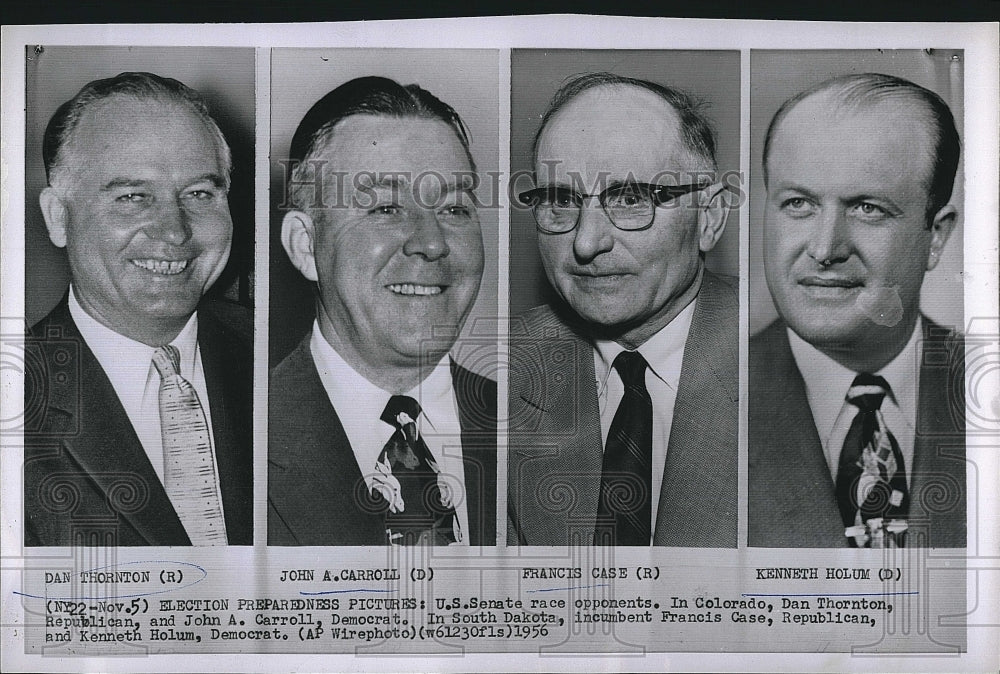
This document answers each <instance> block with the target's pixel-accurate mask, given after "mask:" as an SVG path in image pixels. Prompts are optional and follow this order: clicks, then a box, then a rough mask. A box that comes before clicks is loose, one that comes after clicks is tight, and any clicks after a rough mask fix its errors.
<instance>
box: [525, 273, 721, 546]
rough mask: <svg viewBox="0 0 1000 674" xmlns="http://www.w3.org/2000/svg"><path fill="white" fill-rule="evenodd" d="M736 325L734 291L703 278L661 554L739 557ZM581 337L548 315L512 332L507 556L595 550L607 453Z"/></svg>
mask: <svg viewBox="0 0 1000 674" xmlns="http://www.w3.org/2000/svg"><path fill="white" fill-rule="evenodd" d="M738 326H739V302H738V298H737V293H736V291H735V290H734V288H733V287H732V286H731V285H729V283H727V282H726V281H724V280H723V279H722V278H720V277H718V276H715V275H714V274H712V273H711V272H709V271H707V270H706V271H705V273H704V276H703V279H702V285H701V288H700V290H699V292H698V298H697V300H696V304H695V309H694V316H693V318H692V321H691V330H690V332H689V333H688V339H687V343H686V344H685V346H684V358H683V361H682V366H681V374H680V385H679V388H678V391H677V399H676V402H675V403H674V412H673V421H672V422H671V427H670V441H669V445H668V449H667V460H666V465H665V467H664V472H663V476H662V486H661V488H660V498H659V506H658V510H657V516H656V526H655V528H654V532H653V544H654V545H664V546H678V547H687V546H689V547H731V548H734V547H736V537H737V506H736V497H737V456H738V454H737V427H738V409H739V385H738V384H739V370H738V369H737V363H738V352H737V344H738ZM585 330H586V329H585V327H584V326H582V325H580V324H579V323H578V322H577V320H575V319H574V318H572V317H570V316H568V315H560V314H557V313H555V312H554V311H553V310H552V309H550V308H548V307H539V308H536V309H533V310H532V311H530V312H528V314H527V315H526V317H525V318H524V322H523V324H519V323H515V326H514V327H512V334H511V353H510V362H511V368H510V429H511V430H510V435H509V442H510V451H509V463H508V519H509V524H508V542H509V544H511V545H517V544H521V545H567V544H574V545H592V544H593V534H594V528H595V520H596V517H597V509H598V497H599V492H600V484H601V470H602V463H603V456H604V449H603V445H602V442H601V423H600V412H599V408H598V399H597V385H596V380H595V374H594V347H593V345H592V343H591V342H590V340H589V339H588V338H587V337H586V332H585ZM654 404H655V401H654Z"/></svg>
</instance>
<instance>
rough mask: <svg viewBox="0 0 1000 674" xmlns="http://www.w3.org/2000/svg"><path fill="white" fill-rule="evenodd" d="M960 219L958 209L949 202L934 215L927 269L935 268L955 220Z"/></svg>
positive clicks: (953, 227)
mask: <svg viewBox="0 0 1000 674" xmlns="http://www.w3.org/2000/svg"><path fill="white" fill-rule="evenodd" d="M957 219H958V211H957V210H956V209H955V207H954V206H952V205H951V204H948V205H947V206H945V207H944V208H942V209H941V210H940V211H938V212H937V214H936V215H935V216H934V219H933V220H932V221H931V227H930V230H931V246H930V250H929V251H928V253H927V271H930V270H932V269H934V267H936V266H937V264H938V262H939V261H940V259H941V252H942V251H943V250H944V245H945V244H946V243H948V237H950V236H951V232H952V230H954V229H955V221H956V220H957Z"/></svg>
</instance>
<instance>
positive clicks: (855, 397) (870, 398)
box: [847, 372, 892, 412]
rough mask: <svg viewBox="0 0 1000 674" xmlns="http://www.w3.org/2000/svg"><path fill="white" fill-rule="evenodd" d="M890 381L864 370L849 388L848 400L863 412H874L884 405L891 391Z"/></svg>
mask: <svg viewBox="0 0 1000 674" xmlns="http://www.w3.org/2000/svg"><path fill="white" fill-rule="evenodd" d="M891 392H892V389H890V388H889V382H887V381H886V380H885V379H883V378H882V377H878V376H875V375H873V374H868V373H867V372H862V373H861V374H859V375H858V376H857V377H855V378H854V381H853V382H851V388H849V389H848V390H847V402H849V403H851V404H852V405H854V406H856V407H857V408H858V409H860V410H861V411H863V412H874V411H875V410H877V409H879V408H880V407H881V406H882V400H883V399H884V398H885V396H886V394H888V393H891Z"/></svg>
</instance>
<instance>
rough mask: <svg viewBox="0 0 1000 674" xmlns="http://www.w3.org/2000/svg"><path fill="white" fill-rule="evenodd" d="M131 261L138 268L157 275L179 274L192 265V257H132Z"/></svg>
mask: <svg viewBox="0 0 1000 674" xmlns="http://www.w3.org/2000/svg"><path fill="white" fill-rule="evenodd" d="M129 262H130V263H132V266H133V267H135V268H136V269H141V270H143V271H146V272H149V273H150V274H155V275H157V276H177V275H178V274H181V273H183V272H184V271H185V270H187V269H189V268H190V266H191V258H181V259H171V258H159V257H136V258H130V259H129Z"/></svg>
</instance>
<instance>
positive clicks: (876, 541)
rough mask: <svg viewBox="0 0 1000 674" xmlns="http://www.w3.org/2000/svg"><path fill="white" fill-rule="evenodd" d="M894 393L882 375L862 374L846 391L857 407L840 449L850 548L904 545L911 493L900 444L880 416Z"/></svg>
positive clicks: (841, 498) (840, 497)
mask: <svg viewBox="0 0 1000 674" xmlns="http://www.w3.org/2000/svg"><path fill="white" fill-rule="evenodd" d="M889 393H891V389H890V388H889V384H888V382H886V380H885V379H883V378H882V377H877V376H875V375H871V374H868V373H861V374H859V375H858V376H857V377H855V378H854V382H853V383H852V384H851V388H850V389H849V390H848V392H847V401H848V402H849V403H851V404H852V405H854V406H855V407H857V408H858V413H857V415H856V416H855V417H854V421H852V422H851V427H850V429H849V430H848V431H847V437H846V438H845V439H844V447H843V449H842V450H841V452H840V461H839V464H838V470H837V482H836V492H837V504H838V506H839V508H840V515H841V518H842V520H843V522H844V527H845V532H844V533H845V535H846V536H847V540H848V542H849V544H850V545H851V547H865V548H882V547H902V546H903V543H904V539H905V534H906V528H907V524H906V514H907V511H908V510H909V500H910V497H909V493H908V491H907V488H906V466H905V465H904V462H903V453H902V452H901V451H900V449H899V443H898V442H896V438H895V437H893V435H892V433H891V432H890V431H889V429H888V427H887V426H886V423H885V418H884V417H883V416H882V412H881V407H882V401H883V399H884V398H885V396H886V395H887V394H889Z"/></svg>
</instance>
